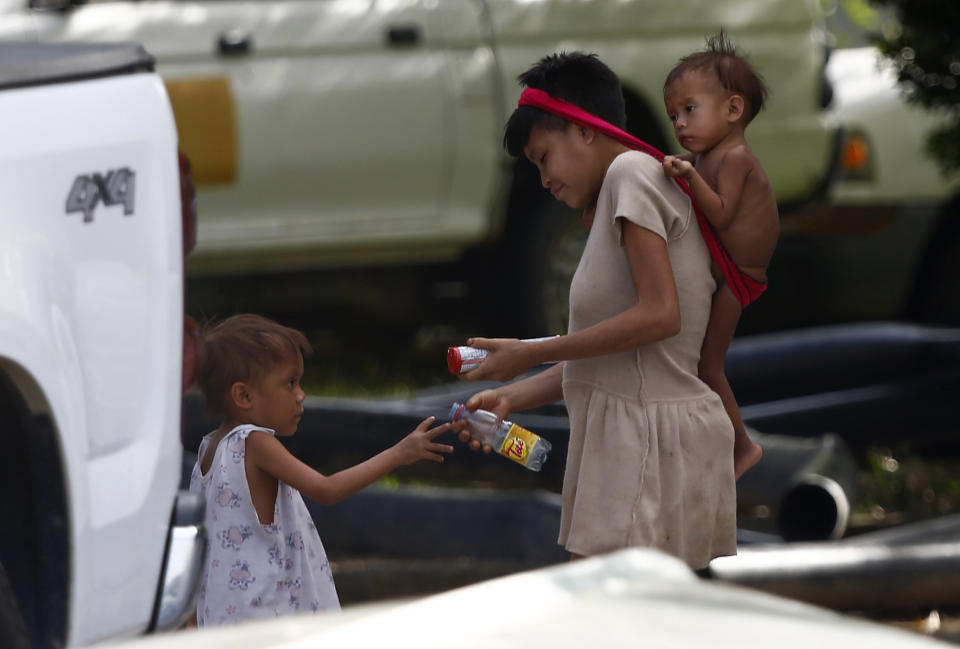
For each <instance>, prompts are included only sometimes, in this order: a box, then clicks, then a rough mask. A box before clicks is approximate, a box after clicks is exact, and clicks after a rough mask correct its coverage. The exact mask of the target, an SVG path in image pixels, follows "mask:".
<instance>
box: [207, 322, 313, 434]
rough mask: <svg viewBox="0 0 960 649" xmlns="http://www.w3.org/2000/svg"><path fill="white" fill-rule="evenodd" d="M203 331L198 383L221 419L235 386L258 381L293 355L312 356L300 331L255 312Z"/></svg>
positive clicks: (310, 348) (213, 410)
mask: <svg viewBox="0 0 960 649" xmlns="http://www.w3.org/2000/svg"><path fill="white" fill-rule="evenodd" d="M204 329H205V331H204V334H203V342H202V343H201V345H200V358H199V372H198V378H197V383H198V384H199V386H200V391H201V392H202V393H203V398H204V401H205V402H206V404H207V409H208V410H210V411H211V412H213V413H214V414H216V415H218V416H221V417H223V416H225V415H226V413H227V410H228V405H229V399H230V388H231V386H232V385H233V384H234V383H236V382H238V381H244V382H255V381H257V380H259V379H260V378H262V377H263V376H264V375H265V374H267V373H269V372H270V370H272V369H274V368H275V367H276V366H277V365H279V364H280V363H283V362H284V361H285V360H287V359H289V358H290V357H291V355H294V354H300V355H302V356H309V355H311V354H312V353H313V348H312V347H311V346H310V342H309V341H308V340H307V337H306V336H304V335H303V334H302V333H301V332H299V331H297V330H296V329H291V328H290V327H285V326H283V325H281V324H278V323H276V322H274V321H273V320H270V319H269V318H264V317H263V316H259V315H256V314H253V313H242V314H240V315H235V316H231V317H229V318H227V319H226V320H223V321H221V322H219V323H216V324H215V325H213V326H211V325H207V326H206V327H205V328H204Z"/></svg>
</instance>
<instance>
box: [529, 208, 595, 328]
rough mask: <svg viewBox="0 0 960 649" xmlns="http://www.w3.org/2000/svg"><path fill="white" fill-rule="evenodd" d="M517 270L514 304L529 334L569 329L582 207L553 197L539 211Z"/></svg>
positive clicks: (583, 228) (584, 230) (583, 231)
mask: <svg viewBox="0 0 960 649" xmlns="http://www.w3.org/2000/svg"><path fill="white" fill-rule="evenodd" d="M535 218H536V223H535V227H534V228H532V232H531V236H530V238H529V239H528V242H527V245H526V250H525V253H524V255H523V256H522V258H521V259H520V260H519V261H520V264H519V266H518V270H519V271H520V278H519V279H520V281H519V282H518V283H517V289H518V296H517V299H516V300H515V308H516V310H517V311H518V312H519V313H520V315H521V318H522V321H523V323H524V325H525V326H524V332H523V335H524V336H526V337H535V336H550V335H554V334H564V333H566V332H567V322H568V319H569V314H570V302H569V296H570V280H572V279H573V274H574V272H575V271H576V270H577V265H578V264H579V263H580V256H581V255H582V254H583V246H584V244H585V243H586V240H587V228H586V226H584V224H583V220H582V218H581V216H580V211H579V210H572V209H570V208H568V207H567V206H565V205H562V204H560V203H557V202H556V201H553V202H551V203H548V204H545V205H544V206H543V207H542V209H541V211H540V212H539V213H538V214H537V215H536V217H535Z"/></svg>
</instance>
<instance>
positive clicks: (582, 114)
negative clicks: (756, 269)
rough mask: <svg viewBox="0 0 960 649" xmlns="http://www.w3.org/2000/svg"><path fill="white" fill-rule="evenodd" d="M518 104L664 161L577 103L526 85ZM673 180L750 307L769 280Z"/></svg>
mask: <svg viewBox="0 0 960 649" xmlns="http://www.w3.org/2000/svg"><path fill="white" fill-rule="evenodd" d="M517 105H518V106H533V107H534V108H540V109H542V110H545V111H547V112H548V113H553V114H554V115H557V116H558V117H562V118H564V119H566V120H568V121H571V122H573V123H574V124H579V125H580V126H584V127H586V128H589V129H592V130H594V131H598V132H600V133H603V134H604V135H608V136H610V137H612V138H613V139H614V140H616V141H617V142H620V143H621V144H623V145H624V146H628V147H630V148H631V149H635V150H637V151H643V152H644V153H646V154H648V155H651V156H653V157H654V158H655V159H656V160H657V161H658V162H663V158H664V154H663V153H662V152H660V151H659V150H657V149H656V148H654V147H652V146H650V145H649V144H647V143H646V142H644V141H643V140H640V139H638V138H635V137H633V136H632V135H630V134H629V133H627V132H626V131H624V130H622V129H619V128H617V127H616V126H614V125H613V124H611V123H610V122H607V121H606V120H603V119H600V118H599V117H597V116H596V115H591V114H590V113H588V112H587V111H585V110H583V109H582V108H580V107H579V106H577V105H576V104H571V103H570V102H568V101H564V100H563V99H557V98H556V97H551V96H550V95H548V94H547V93H546V92H544V91H543V90H537V89H536V88H525V89H524V91H523V93H522V94H521V95H520V101H519V102H517ZM674 180H675V181H677V185H679V186H680V189H681V190H683V193H684V194H686V195H687V196H689V197H690V202H691V203H692V204H693V211H694V212H695V213H696V215H697V222H698V223H699V225H700V232H702V233H703V239H704V241H706V242H707V248H708V249H709V250H710V256H711V257H713V260H714V261H715V262H716V263H717V266H719V267H720V271H721V272H722V273H723V276H724V278H725V279H726V280H727V285H728V286H730V290H731V291H733V294H734V295H736V296H737V300H738V301H739V302H740V306H741V307H745V306H747V305H748V304H750V303H751V302H753V301H754V300H756V299H757V298H758V297H760V294H761V293H763V292H764V291H765V290H766V289H767V284H766V282H758V281H757V280H755V279H753V278H752V277H750V276H749V275H747V274H746V273H744V272H743V271H742V270H740V269H739V268H737V265H736V264H734V263H733V260H732V259H730V255H729V254H728V253H727V251H726V249H724V247H723V245H721V243H720V240H719V239H717V235H716V233H715V232H714V231H713V227H712V226H711V225H710V222H709V221H707V217H705V216H704V215H703V212H702V211H701V210H700V206H699V205H697V201H696V199H695V198H694V197H693V192H692V191H690V186H689V185H688V184H687V181H686V180H684V179H683V178H679V177H675V178H674Z"/></svg>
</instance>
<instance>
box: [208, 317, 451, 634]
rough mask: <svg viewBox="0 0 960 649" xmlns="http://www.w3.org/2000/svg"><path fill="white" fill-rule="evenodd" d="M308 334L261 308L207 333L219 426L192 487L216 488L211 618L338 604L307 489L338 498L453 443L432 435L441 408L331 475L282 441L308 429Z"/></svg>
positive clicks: (211, 507) (221, 620) (211, 395)
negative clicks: (304, 383) (302, 425)
mask: <svg viewBox="0 0 960 649" xmlns="http://www.w3.org/2000/svg"><path fill="white" fill-rule="evenodd" d="M311 351H312V350H311V348H310V344H309V342H308V341H307V339H306V337H305V336H304V335H303V334H302V333H300V332H299V331H296V330H294V329H290V328H288V327H284V326H282V325H280V324H277V323H276V322H273V321H271V320H268V319H267V318H263V317H261V316H257V315H252V314H244V315H238V316H233V317H231V318H228V319H226V320H224V321H223V322H221V323H220V324H219V325H217V326H216V327H214V328H213V329H212V330H211V331H210V332H209V333H208V334H207V335H206V336H205V337H204V341H203V345H202V348H201V353H200V370H199V385H200V389H201V390H202V392H203V395H204V398H205V400H206V403H207V407H208V408H209V409H210V410H212V411H213V412H215V413H217V414H218V415H219V416H220V417H221V424H220V426H219V427H218V428H217V429H216V430H215V431H213V432H212V433H210V434H208V435H206V436H205V437H204V438H203V441H202V442H201V444H200V449H199V454H198V458H197V463H196V466H194V468H193V474H192V476H191V479H190V490H191V491H195V492H199V493H202V494H203V495H204V496H205V498H206V503H207V510H206V527H207V536H208V539H209V552H208V555H207V559H206V565H205V570H204V576H203V582H202V585H201V588H200V594H199V599H198V603H197V624H198V625H199V626H200V627H203V626H212V625H219V624H225V623H231V622H237V621H240V620H246V619H252V618H260V617H276V616H280V615H286V614H291V613H305V612H316V611H321V610H338V609H339V608H340V603H339V600H338V598H337V592H336V589H335V587H334V583H333V575H332V573H331V571H330V563H329V561H328V560H327V556H326V552H325V551H324V549H323V544H322V543H321V542H320V536H319V534H318V533H317V529H316V527H315V526H314V524H313V521H312V519H311V518H310V514H309V512H308V511H307V508H306V505H305V504H304V502H303V497H302V496H301V495H300V494H301V492H303V493H305V494H306V495H307V496H309V497H310V498H313V499H314V500H316V501H318V502H320V503H322V504H324V505H332V504H335V503H337V502H339V501H341V500H343V499H344V498H346V497H347V496H350V495H351V494H354V493H356V492H357V491H359V490H360V489H363V488H364V487H366V486H367V485H369V484H371V483H372V482H374V481H375V480H377V479H378V478H380V477H382V476H384V475H386V474H387V473H390V472H391V471H393V470H394V469H396V468H398V467H400V466H403V465H406V464H411V463H413V462H415V461H417V460H422V459H429V460H433V461H435V462H442V461H443V456H442V455H440V453H450V452H452V451H453V448H452V447H451V446H449V445H447V444H439V443H436V442H434V441H433V439H434V438H435V437H436V436H437V435H439V434H440V433H442V432H444V431H445V430H447V429H448V428H449V425H448V424H443V425H441V426H436V427H434V428H430V424H431V423H432V421H433V418H432V417H431V418H428V419H426V420H424V421H423V422H421V423H420V425H419V426H417V428H416V429H415V430H414V431H413V432H412V433H410V434H409V435H407V436H406V437H405V438H403V439H402V440H401V441H400V442H399V443H397V444H396V445H395V446H393V447H391V448H389V449H387V450H385V451H383V452H382V453H380V454H379V455H376V456H374V457H372V458H370V459H369V460H367V461H365V462H362V463H361V464H358V465H356V466H353V467H350V468H348V469H344V470H343V471H339V472H337V473H334V474H332V475H330V476H325V475H323V474H321V473H319V472H318V471H316V470H314V469H313V468H311V467H309V466H307V465H306V464H304V463H303V462H301V461H300V460H298V459H297V458H296V457H294V456H293V455H292V454H290V452H289V451H287V449H286V448H285V447H284V446H283V445H282V444H281V443H280V442H279V441H278V440H277V437H278V436H290V435H293V434H294V433H295V432H296V430H297V425H298V424H299V421H300V417H301V416H302V414H303V400H304V398H305V396H306V395H305V394H304V392H303V390H302V389H301V387H300V378H301V376H302V375H303V357H304V355H305V354H308V353H310V352H311Z"/></svg>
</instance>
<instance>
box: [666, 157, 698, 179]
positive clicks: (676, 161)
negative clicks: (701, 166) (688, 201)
mask: <svg viewBox="0 0 960 649" xmlns="http://www.w3.org/2000/svg"><path fill="white" fill-rule="evenodd" d="M663 173H665V174H667V177H668V178H676V177H677V176H679V177H681V178H690V175H691V174H693V165H692V164H690V162H689V161H687V160H684V159H683V158H678V157H677V156H675V155H668V156H664V157H663Z"/></svg>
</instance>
